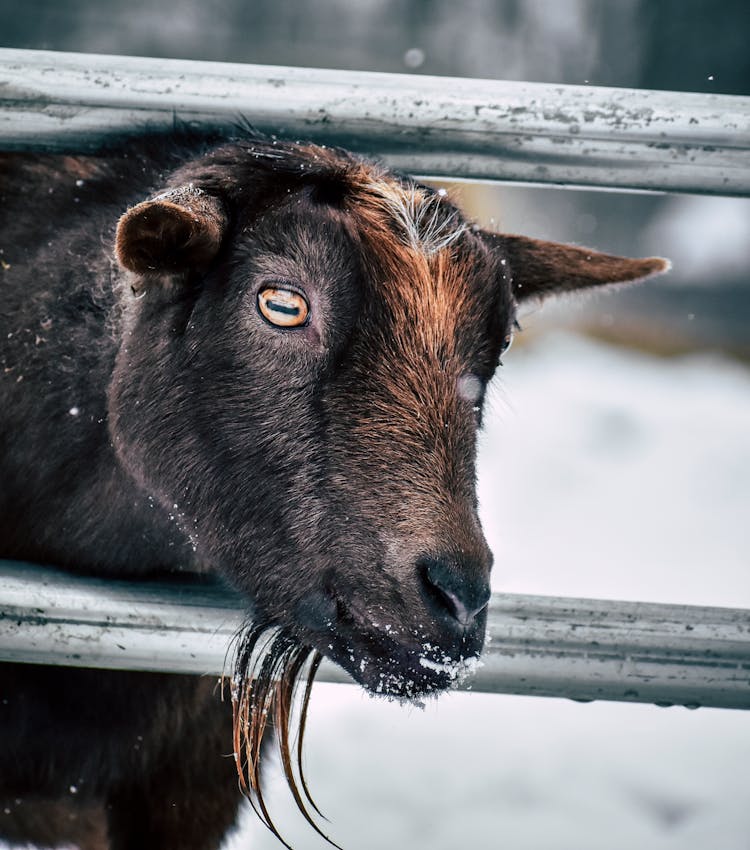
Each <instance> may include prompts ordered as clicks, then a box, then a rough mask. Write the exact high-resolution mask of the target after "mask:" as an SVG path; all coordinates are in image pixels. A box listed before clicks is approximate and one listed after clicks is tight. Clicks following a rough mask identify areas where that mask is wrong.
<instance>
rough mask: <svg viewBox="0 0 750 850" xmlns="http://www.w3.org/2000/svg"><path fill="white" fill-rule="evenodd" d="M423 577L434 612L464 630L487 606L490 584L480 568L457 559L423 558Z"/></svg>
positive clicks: (421, 562)
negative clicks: (454, 621)
mask: <svg viewBox="0 0 750 850" xmlns="http://www.w3.org/2000/svg"><path fill="white" fill-rule="evenodd" d="M419 566H420V575H421V578H422V583H423V586H424V589H425V591H426V593H427V597H428V599H429V600H430V602H431V603H432V606H433V608H435V609H437V611H438V612H439V613H441V614H445V613H447V614H449V615H450V616H451V617H452V618H453V619H454V620H456V621H457V622H458V623H459V624H460V625H461V626H468V625H469V624H470V623H471V622H472V620H473V619H474V618H475V617H476V616H477V614H478V613H479V612H480V611H481V610H482V609H483V608H484V607H485V606H486V605H487V602H488V601H489V598H490V585H489V581H488V580H487V578H486V577H485V575H484V574H483V573H485V572H486V571H485V570H481V569H478V567H477V565H476V564H467V563H463V562H462V560H461V559H458V558H455V557H453V556H443V557H437V558H435V557H429V558H422V560H421V561H420V562H419Z"/></svg>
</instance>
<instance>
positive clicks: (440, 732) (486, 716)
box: [0, 0, 750, 850]
mask: <svg viewBox="0 0 750 850" xmlns="http://www.w3.org/2000/svg"><path fill="white" fill-rule="evenodd" d="M749 33H750V4H748V3H747V0H722V2H721V3H718V4H717V3H715V2H711V0H659V2H656V0H651V2H647V0H463V2H461V3H456V2H452V0H308V1H307V2H297V0H163V2H153V0H25V2H24V3H23V4H20V3H16V2H12V0H0V43H2V46H6V47H27V48H39V49H50V50H72V51H81V52H96V53H116V54H133V55H144V56H163V57H175V58H185V59H207V60H219V61H232V62H254V63H267V64H281V65H299V66H315V67H328V68H340V69H358V70H376V71H396V72H402V73H413V74H440V75H452V76H470V77H486V78H496V79H514V80H530V81H540V82H549V83H568V84H578V85H600V86H601V85H603V86H627V87H641V88H656V89H667V90H674V91H694V92H714V93H723V94H735V95H750V50H749V49H748V34H749ZM250 117H251V116H250ZM748 122H749V123H750V115H749V116H748ZM451 191H452V192H454V193H456V196H457V198H458V199H459V201H460V202H461V203H462V205H463V206H464V208H465V209H466V210H467V211H468V213H469V214H470V215H472V216H474V217H476V218H478V219H479V220H480V221H482V222H483V223H484V224H486V225H492V226H495V227H496V228H497V229H501V230H506V231H512V232H522V233H525V234H528V235H532V236H538V237H543V238H549V239H558V240H562V241H571V242H577V243H580V244H588V245H591V246H592V247H596V248H599V249H602V250H607V251H611V252H620V253H626V254H632V255H640V256H646V255H652V254H657V255H661V256H667V257H670V258H671V259H672V261H673V263H674V269H673V271H672V273H671V274H670V275H668V276H667V277H663V278H659V279H658V280H656V281H654V282H650V283H648V284H646V285H644V286H642V287H635V288H633V289H630V290H627V291H624V292H619V293H617V294H614V295H613V294H607V295H603V296H597V297H595V298H587V299H583V300H581V299H576V300H572V301H567V302H565V303H564V304H559V305H554V306H551V307H545V308H544V310H541V311H540V310H536V311H534V312H533V313H531V314H529V315H527V316H525V317H524V319H523V325H524V332H523V333H522V334H520V335H519V338H518V340H517V343H516V346H515V347H514V349H513V351H512V352H511V353H510V354H509V355H508V356H507V357H506V358H505V361H506V366H505V368H504V369H503V370H501V371H502V375H500V376H499V377H498V378H497V379H496V381H495V385H494V387H493V391H492V393H491V397H490V415H489V416H488V421H487V426H486V429H485V434H484V436H483V439H482V447H481V453H480V468H479V478H480V482H479V484H480V497H481V506H482V514H483V521H484V524H485V528H486V531H487V536H488V538H489V540H490V543H491V545H492V547H493V549H494V551H495V555H496V568H495V576H494V582H493V583H494V589H495V590H496V591H499V592H501V591H511V592H525V593H541V594H553V595H561V596H566V595H567V596H582V597H586V596H588V597H600V598H611V599H617V598H620V599H640V600H648V601H661V602H680V603H686V604H696V605H725V606H736V607H745V608H750V372H749V371H748V363H750V328H749V325H750V285H749V284H750V281H749V280H748V277H749V275H750V199H739V198H723V197H701V196H690V195H684V196H676V195H658V194H652V195H636V194H627V193H610V192H594V191H566V190H561V189H554V188H530V187H525V188H524V187H517V186H513V187H510V186H506V187H503V186H501V185H497V186H486V185H476V184H475V185H471V186H463V187H457V188H454V189H452V190H451ZM308 729H309V732H308V775H309V781H310V785H311V787H312V789H313V791H314V793H315V794H316V797H317V798H318V802H319V804H320V806H321V808H322V809H323V811H324V812H325V813H326V814H327V815H328V816H329V817H330V819H331V824H330V834H331V836H332V837H333V838H334V839H335V840H337V841H338V842H339V843H341V844H342V845H343V846H344V847H346V848H347V850H370V848H372V849H373V850H374V848H383V847H394V848H410V850H412V849H413V850H417V848H431V850H453V849H454V848H463V847H466V848H503V850H523V848H529V850H547V848H549V850H558V848H562V850H567V848H570V850H585V849H586V848H591V850H595V849H596V850H601V848H606V850H618V848H623V850H625V848H627V850H632V848H635V847H637V848H640V850H652V848H653V850H661V848H675V850H676V848H680V850H691V848H693V849H694V850H704V848H705V850H735V849H736V850H748V848H750V716H748V715H747V714H746V713H741V712H729V711H716V710H708V709H701V710H699V711H697V712H688V711H686V710H685V709H680V708H672V709H667V710H665V709H659V708H655V707H652V706H631V705H618V704H603V703H594V704H591V705H578V704H574V703H567V702H563V701H561V700H549V699H531V698H522V697H510V696H500V695H493V696H490V695H479V694H452V695H449V696H446V697H444V698H442V699H441V700H439V701H437V702H434V703H430V704H429V705H428V706H427V708H426V709H425V710H424V711H419V710H415V709H406V708H403V707H401V706H397V705H392V704H388V703H384V702H382V701H375V700H372V699H370V698H368V697H366V696H365V695H364V694H363V693H362V692H361V691H359V690H358V689H355V688H352V687H349V686H336V685H318V686H317V688H316V694H315V696H314V698H313V703H312V708H311V716H310V722H309V726H308ZM273 810H274V812H275V813H276V817H277V819H278V822H279V823H280V824H282V825H283V827H284V831H285V833H286V834H287V835H288V836H289V837H290V838H291V839H292V841H293V843H294V844H295V846H296V847H298V848H317V847H323V846H325V845H324V844H323V843H322V842H321V841H319V840H317V839H316V838H315V837H314V836H312V835H311V834H310V832H309V830H308V829H307V828H306V827H305V825H304V824H302V823H301V822H299V819H296V818H295V815H294V813H293V812H292V806H291V805H290V801H289V800H288V797H287V795H286V793H285V790H284V788H283V787H282V785H281V783H279V784H278V788H275V790H274V794H273ZM250 845H252V846H253V847H257V848H274V847H277V846H279V845H278V844H277V843H276V842H275V840H274V839H273V838H272V837H271V836H269V835H267V834H266V833H265V832H264V830H263V828H262V827H261V826H259V825H258V824H257V823H256V822H255V821H254V820H253V818H252V817H250V816H248V817H247V818H246V819H245V820H244V821H243V824H242V828H241V829H240V831H239V832H238V833H237V834H236V835H235V836H234V838H233V839H231V841H230V842H229V843H228V845H227V850H229V848H230V847H231V850H240V848H245V847H247V846H250Z"/></svg>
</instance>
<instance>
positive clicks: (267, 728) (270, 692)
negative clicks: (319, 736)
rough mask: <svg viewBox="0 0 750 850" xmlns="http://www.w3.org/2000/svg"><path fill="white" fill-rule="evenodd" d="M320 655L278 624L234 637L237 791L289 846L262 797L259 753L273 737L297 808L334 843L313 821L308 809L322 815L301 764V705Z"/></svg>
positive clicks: (253, 628)
mask: <svg viewBox="0 0 750 850" xmlns="http://www.w3.org/2000/svg"><path fill="white" fill-rule="evenodd" d="M322 660H323V656H322V655H321V654H320V653H319V652H317V651H316V650H314V649H313V648H312V647H310V646H305V645H303V644H300V642H299V640H298V639H297V638H295V637H294V636H293V635H292V634H291V632H289V631H287V630H285V629H283V628H278V627H268V626H265V625H251V626H248V627H247V628H245V629H244V630H243V631H242V632H241V633H240V635H239V636H238V642H237V651H236V654H235V661H234V673H233V676H232V687H231V695H232V710H233V715H234V726H233V730H234V740H233V751H234V760H235V764H236V765H237V773H238V775H239V784H240V790H241V791H242V793H243V794H244V795H245V797H247V799H248V800H249V801H250V804H251V805H252V807H253V809H255V812H256V814H257V815H258V817H259V818H260V820H261V821H262V822H263V823H264V824H265V826H266V827H268V829H269V830H270V831H271V832H272V833H273V834H274V835H275V836H276V838H277V839H278V840H279V841H280V842H281V843H282V844H283V845H284V846H285V847H290V845H289V844H287V843H286V841H284V839H283V838H282V837H281V835H280V834H279V831H278V829H277V828H276V826H275V825H274V822H273V820H272V818H271V815H270V813H269V810H268V807H267V805H266V801H265V799H264V796H263V785H262V775H261V774H262V766H263V764H264V763H265V755H264V754H265V753H266V750H267V746H268V744H269V743H271V742H272V740H273V739H275V742H276V744H277V747H278V752H279V756H280V761H281V767H282V769H283V772H284V777H285V779H286V782H287V785H288V786H289V789H290V791H291V793H292V796H293V797H294V801H295V803H296V804H297V808H298V809H299V810H300V812H301V813H302V815H303V816H304V818H305V820H307V822H308V823H309V824H310V825H311V826H312V827H313V829H314V830H315V831H316V832H317V833H318V834H319V835H321V836H322V837H323V838H324V839H325V840H326V841H327V842H328V843H329V844H332V845H333V846H334V847H338V845H336V844H334V843H333V842H332V841H331V840H330V838H328V836H327V835H325V833H323V832H322V831H321V829H320V827H319V826H318V825H317V824H316V823H315V820H314V818H313V815H312V814H311V811H310V810H311V809H312V810H313V811H314V812H316V813H317V815H319V816H320V817H324V816H323V815H322V814H321V812H320V810H319V809H318V807H317V806H316V805H315V802H314V800H313V799H312V797H311V796H310V792H309V790H308V787H307V782H306V781H305V775H304V772H303V769H302V745H303V739H304V733H305V724H306V721H307V710H308V707H309V704H310V694H311V691H312V685H313V681H314V679H315V674H316V672H317V670H318V667H319V666H320V662H321V661H322ZM300 694H301V698H300ZM298 700H299V705H298V707H297V703H298ZM295 732H296V734H295Z"/></svg>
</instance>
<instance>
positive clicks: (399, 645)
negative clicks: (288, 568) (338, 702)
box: [315, 598, 485, 701]
mask: <svg viewBox="0 0 750 850" xmlns="http://www.w3.org/2000/svg"><path fill="white" fill-rule="evenodd" d="M336 602H337V617H336V625H335V631H334V630H331V632H329V633H328V635H327V636H326V638H325V639H324V641H320V642H318V641H315V643H316V644H317V649H318V650H319V651H320V652H321V653H322V654H323V655H325V656H327V657H328V658H330V659H331V660H332V661H334V662H335V663H336V664H338V665H339V666H340V667H343V668H344V670H346V672H347V673H349V675H350V676H351V677H352V678H353V679H354V680H355V681H356V682H357V683H358V684H359V685H361V686H362V687H363V688H365V690H367V691H369V692H370V693H372V694H375V695H382V696H387V697H394V698H397V699H404V700H406V701H417V700H419V699H420V698H423V697H425V696H430V695H437V694H439V693H440V692H442V691H445V690H448V689H449V688H451V687H455V686H456V685H458V684H460V682H462V681H463V680H464V679H465V678H466V677H467V676H469V675H470V674H471V673H472V672H473V671H474V670H475V669H476V667H477V664H478V662H479V655H480V653H481V650H482V646H483V644H484V632H485V626H484V619H483V618H482V619H481V620H480V621H478V622H477V623H475V624H474V625H473V627H471V628H469V629H467V630H466V631H465V632H464V633H463V634H462V635H460V636H459V637H457V638H456V637H453V638H452V639H451V640H449V641H447V642H446V641H445V640H442V641H439V640H436V638H435V637H434V636H433V635H431V634H429V633H428V632H427V631H426V630H425V629H423V628H421V627H420V628H411V629H410V628H400V629H396V628H393V627H390V626H388V625H384V624H380V623H378V622H373V621H372V620H371V619H370V618H368V617H364V616H357V615H356V614H355V613H354V612H353V611H352V610H351V608H350V607H349V606H347V605H346V604H345V603H343V602H342V601H341V600H340V599H338V598H337V600H336Z"/></svg>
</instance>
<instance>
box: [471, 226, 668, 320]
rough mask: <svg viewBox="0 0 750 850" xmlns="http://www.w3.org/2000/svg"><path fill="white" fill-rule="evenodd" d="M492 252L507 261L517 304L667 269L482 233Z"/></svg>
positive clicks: (663, 264)
mask: <svg viewBox="0 0 750 850" xmlns="http://www.w3.org/2000/svg"><path fill="white" fill-rule="evenodd" d="M484 236H485V241H487V242H488V243H489V244H490V245H491V246H492V247H493V249H494V250H497V251H498V252H500V253H501V255H502V257H503V259H507V263H508V265H509V266H510V276H511V286H512V289H513V294H514V296H515V298H516V301H518V302H519V303H520V302H522V301H530V300H534V299H535V300H540V301H541V300H543V299H544V298H547V297H548V296H550V295H559V294H561V293H563V292H574V291H575V290H579V289H590V288H592V287H595V286H606V285H607V284H613V283H627V282H632V281H636V280H642V279H643V278H646V277H650V276H651V275H655V274H661V273H662V272H666V271H668V270H669V269H670V267H671V264H670V262H669V260H663V259H661V257H647V258H645V259H630V258H628V257H618V256H615V255H613V254H602V253H600V252H599V251H592V250H591V249H590V248H580V247H577V246H575V245H564V244H562V243H560V242H545V241H543V240H541V239H530V238H529V237H527V236H507V235H504V234H487V233H485V234H484Z"/></svg>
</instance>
